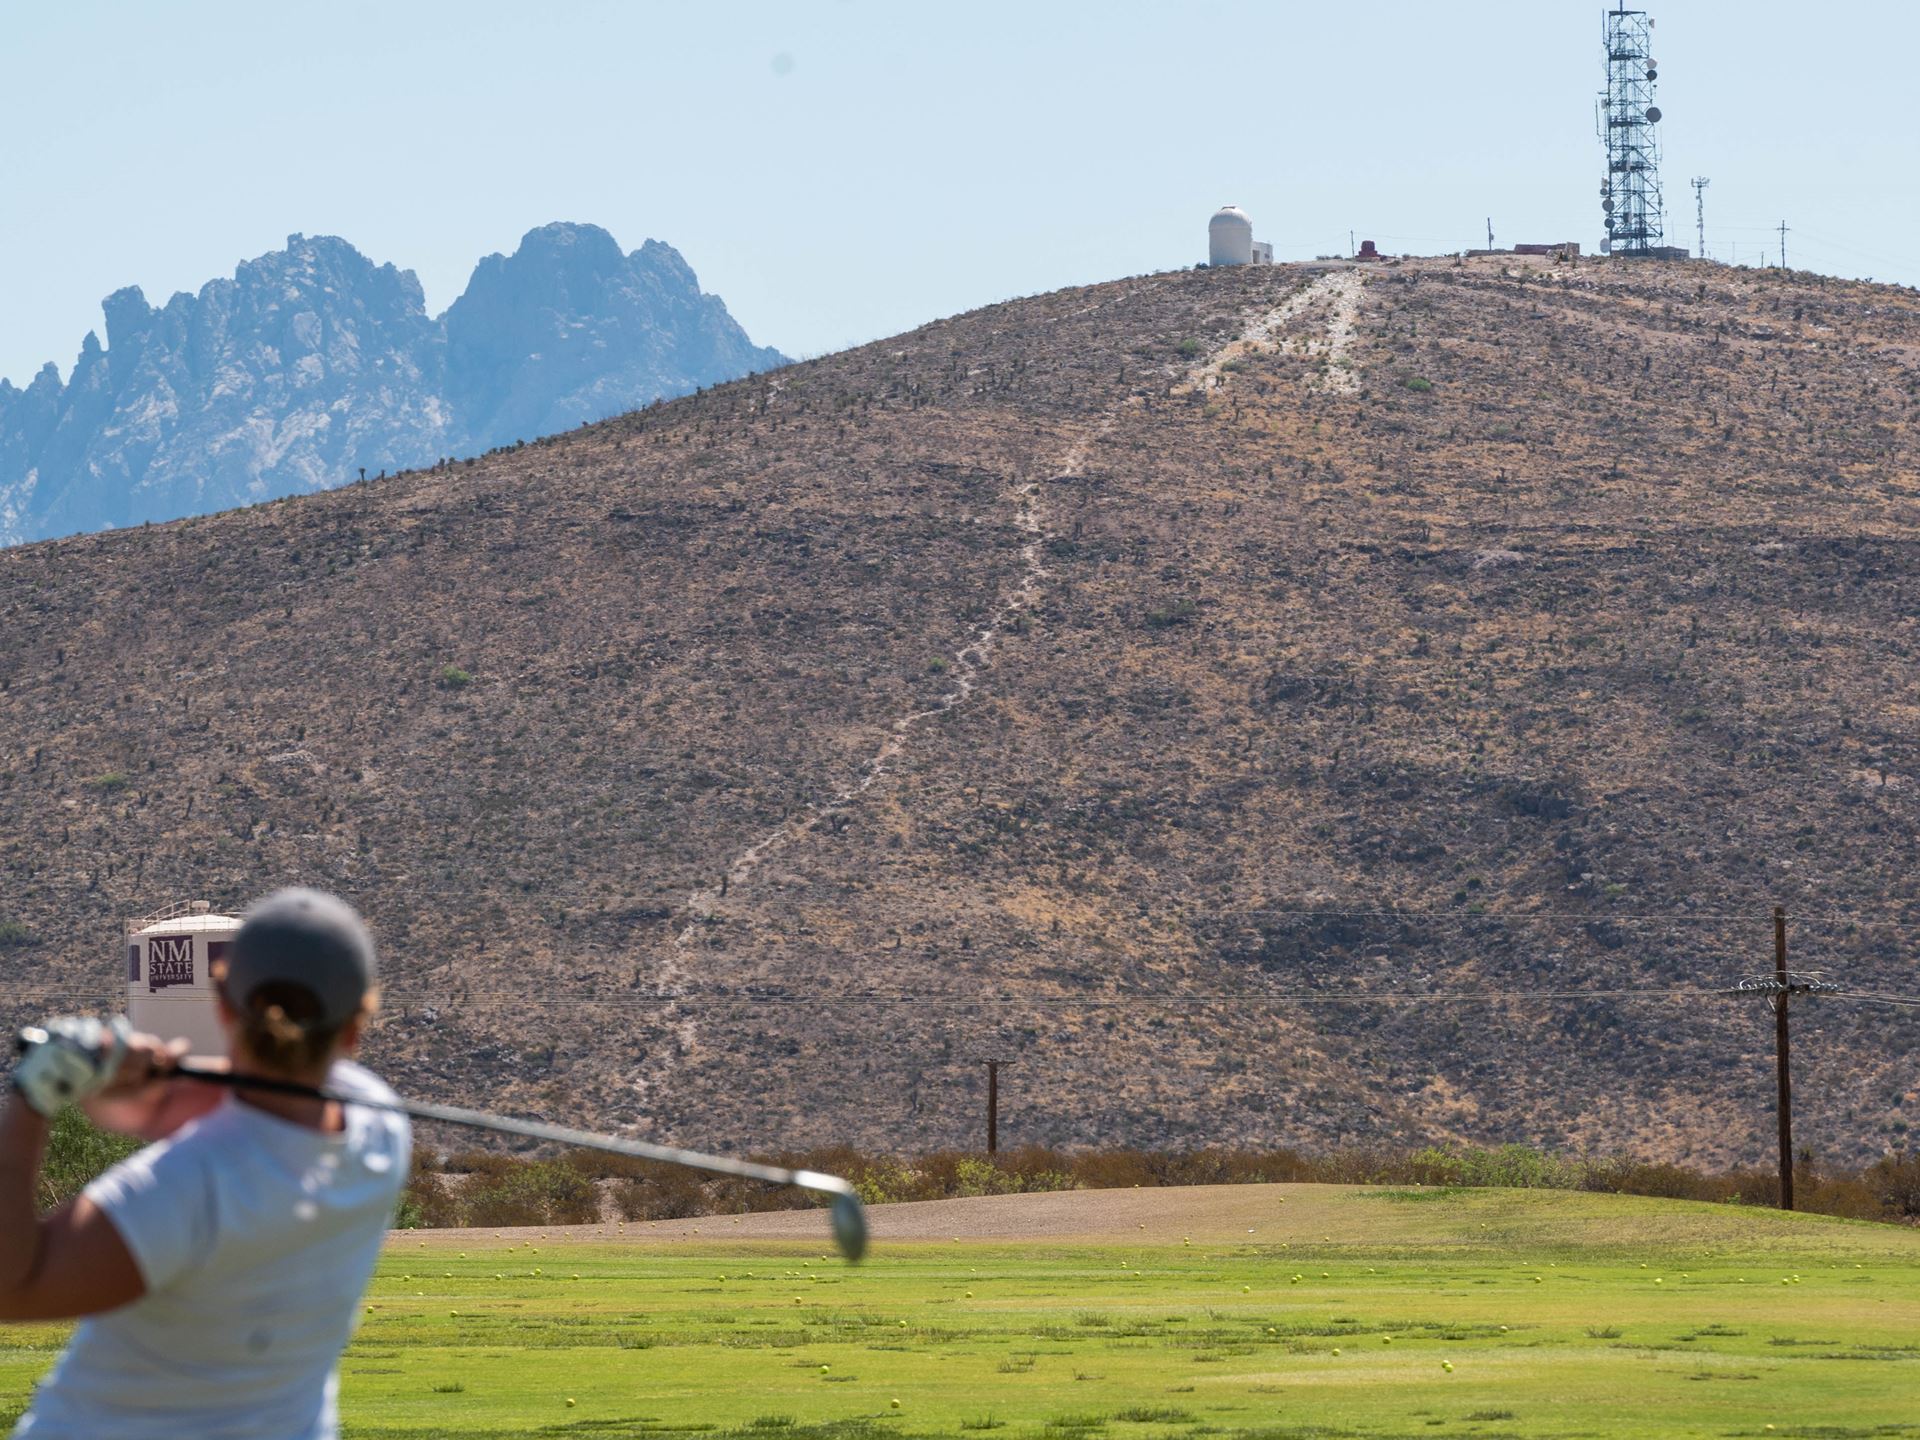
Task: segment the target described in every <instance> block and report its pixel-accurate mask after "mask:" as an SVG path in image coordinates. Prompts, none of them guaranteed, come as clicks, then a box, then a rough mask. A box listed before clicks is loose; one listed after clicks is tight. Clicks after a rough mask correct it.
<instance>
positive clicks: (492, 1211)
mask: <svg viewBox="0 0 1920 1440" xmlns="http://www.w3.org/2000/svg"><path fill="white" fill-rule="evenodd" d="M460 1199H461V1201H462V1202H463V1206H464V1209H465V1211H466V1223H467V1224H469V1225H481V1226H485V1225H590V1224H592V1223H593V1222H594V1221H596V1220H598V1219H599V1218H600V1192H599V1190H598V1189H597V1188H596V1187H595V1186H594V1183H593V1182H592V1181H591V1180H589V1179H587V1178H586V1176H584V1175H582V1174H581V1173H580V1172H579V1171H578V1170H575V1169H574V1168H573V1167H572V1166H570V1165H564V1164H561V1163H558V1162H556V1161H543V1160H535V1161H529V1162H526V1163H524V1164H522V1165H519V1166H517V1167H515V1168H514V1169H512V1170H510V1171H508V1172H507V1173H506V1174H504V1175H501V1176H499V1177H497V1178H495V1177H491V1176H479V1177H475V1178H473V1179H469V1180H468V1182H467V1183H466V1185H465V1186H464V1187H462V1193H461V1195H460Z"/></svg>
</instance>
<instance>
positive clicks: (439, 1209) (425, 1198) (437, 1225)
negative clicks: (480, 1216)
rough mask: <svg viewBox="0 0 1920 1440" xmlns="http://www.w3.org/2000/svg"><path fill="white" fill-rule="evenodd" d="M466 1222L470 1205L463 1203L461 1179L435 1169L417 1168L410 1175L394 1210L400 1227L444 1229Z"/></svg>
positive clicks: (396, 1224) (399, 1228)
mask: <svg viewBox="0 0 1920 1440" xmlns="http://www.w3.org/2000/svg"><path fill="white" fill-rule="evenodd" d="M466 1223H467V1207H466V1206H465V1205H463V1204H462V1203H461V1195H460V1183H459V1182H458V1181H456V1180H453V1179H450V1178H449V1177H448V1176H446V1175H442V1174H439V1173H438V1172H436V1171H433V1170H420V1169H415V1170H413V1171H412V1172H411V1173H409V1174H408V1176H407V1186H406V1189H404V1190H402V1191H401V1192H400V1204H399V1207H398V1208H397V1210H396V1211H395V1212H394V1217H393V1224H394V1228H395V1229H396V1230H416V1229H426V1230H444V1229H449V1228H452V1227H454V1226H459V1225H465V1224H466Z"/></svg>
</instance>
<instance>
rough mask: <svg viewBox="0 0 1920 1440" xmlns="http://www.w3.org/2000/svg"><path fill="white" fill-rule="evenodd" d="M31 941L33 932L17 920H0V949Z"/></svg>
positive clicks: (12, 947) (29, 943) (11, 947)
mask: <svg viewBox="0 0 1920 1440" xmlns="http://www.w3.org/2000/svg"><path fill="white" fill-rule="evenodd" d="M32 943H33V932H32V931H31V930H29V929H27V927H26V926H24V925H22V924H21V923H20V922H19V921H18V920H0V950H12V949H14V948H16V947H18V946H21V945H31V944H32Z"/></svg>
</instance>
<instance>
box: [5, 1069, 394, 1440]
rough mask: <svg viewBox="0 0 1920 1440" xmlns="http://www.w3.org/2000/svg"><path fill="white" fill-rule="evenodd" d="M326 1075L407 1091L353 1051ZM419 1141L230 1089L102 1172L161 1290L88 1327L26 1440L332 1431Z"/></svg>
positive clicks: (32, 1417) (31, 1421) (390, 1120)
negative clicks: (344, 1364)
mask: <svg viewBox="0 0 1920 1440" xmlns="http://www.w3.org/2000/svg"><path fill="white" fill-rule="evenodd" d="M327 1083H328V1085H329V1087H331V1088H332V1089H335V1090H337V1091H341V1092H343V1093H345V1094H347V1095H358V1096H362V1097H364V1098H366V1099H369V1100H382V1101H391V1100H392V1099H393V1098H394V1095H393V1092H392V1091H391V1090H389V1089H388V1088H387V1087H386V1085H384V1084H383V1083H382V1082H381V1081H380V1080H378V1079H376V1078H375V1077H374V1076H373V1075H372V1074H371V1073H369V1072H368V1071H366V1070H364V1069H362V1068H361V1067H360V1066H358V1065H354V1064H350V1063H348V1062H345V1061H341V1062H339V1063H336V1064H335V1065H334V1067H333V1070H332V1072H331V1073H330V1074H329V1076H328V1077H327ZM411 1147H412V1135H411V1129H410V1127H409V1126H408V1124H407V1120H406V1117H405V1116H403V1115H396V1114H393V1113H391V1112H387V1111H380V1110H369V1109H366V1108H364V1107H362V1106H358V1105H348V1106H347V1107H346V1126H345V1129H344V1130H342V1131H339V1132H337V1133H328V1132H326V1131H321V1130H314V1129H309V1128H308V1127H306V1126H304V1125H296V1124H293V1123H292V1122H291V1121H287V1120H282V1119H280V1118H278V1117H277V1116H273V1115H269V1114H267V1113H266V1112H265V1111H263V1110H260V1109H257V1108H255V1107H254V1106H251V1105H247V1104H243V1103H241V1102H240V1101H238V1100H236V1099H231V1098H230V1099H228V1100H227V1101H225V1102H224V1103H223V1104H221V1105H220V1107H219V1108H218V1109H216V1110H213V1111H211V1112H210V1113H208V1114H206V1115H204V1116H202V1117H201V1118H200V1119H198V1120H195V1121H193V1122H192V1123H190V1124H188V1125H184V1126H182V1127H181V1128H180V1130H179V1132H178V1133H176V1134H174V1135H172V1136H170V1137H169V1138H168V1139H166V1140H163V1141H161V1142H160V1143H159V1144H157V1145H150V1146H148V1147H147V1148H146V1149H144V1150H142V1151H141V1152H140V1153H139V1154H137V1155H135V1156H133V1157H132V1158H130V1159H128V1160H125V1161H123V1162H122V1163H121V1164H119V1165H116V1166H114V1167H113V1169H111V1170H109V1171H108V1172H107V1173H106V1174H104V1175H102V1176H101V1177H100V1178H99V1179H98V1180H95V1181H94V1182H93V1183H92V1184H91V1185H89V1186H88V1187H87V1192H86V1193H87V1195H88V1197H89V1198H90V1199H91V1200H92V1201H93V1202H94V1204H96V1205H98V1206H99V1207H100V1208H101V1209H102V1210H103V1211H105V1212H106V1215H107V1217H108V1219H110V1220H111V1221H112V1222H113V1226H114V1228H115V1229H116V1230H118V1231H119V1232H120V1236H121V1238H122V1239H123V1240H124V1241H125V1242H126V1246H127V1249H128V1251H129V1252H131V1254H132V1255H133V1259H134V1263H135V1264H136V1265H138V1266H139V1267H140V1274H141V1275H142V1276H143V1277H144V1278H145V1280H146V1284H147V1293H146V1294H145V1295H144V1296H142V1297H141V1298H140V1299H138V1300H136V1301H134V1302H133V1303H132V1304H131V1305H125V1306H122V1307H121V1308H120V1309H118V1310H111V1311H108V1312H107V1313H105V1314H103V1315H95V1316H92V1317H91V1318H89V1319H87V1320H83V1321H82V1322H81V1323H80V1325H79V1326H78V1327H77V1328H76V1329H75V1331H74V1333H73V1339H72V1340H71V1341H70V1342H69V1343H68V1345H67V1350H66V1354H65V1355H63V1356H62V1357H61V1359H60V1363H59V1364H58V1365H56V1366H55V1367H54V1369H53V1371H52V1373H51V1374H49V1375H48V1376H47V1378H46V1379H45V1380H43V1381H42V1382H41V1384H40V1388H39V1390H38V1391H37V1392H36V1393H35V1395H34V1399H33V1408H32V1409H30V1410H29V1411H28V1412H27V1413H26V1414H25V1415H24V1416H22V1417H21V1420H20V1423H19V1425H18V1426H17V1427H16V1428H15V1430H14V1432H13V1433H14V1436H15V1437H16V1440H21V1437H27V1436H31V1437H32V1440H187V1437H193V1440H332V1437H334V1436H335V1435H337V1434H338V1431H339V1419H338V1413H337V1410H336V1407H335V1390H336V1387H337V1385H338V1376H337V1373H336V1366H337V1365H338V1363H339V1360H340V1352H341V1351H342V1350H343V1349H345V1348H346V1344H347V1341H348V1340H349V1339H351V1338H352V1336H353V1330H354V1326H355V1324H356V1323H357V1322H358V1320H359V1316H360V1297H361V1295H362V1294H363V1292H364V1291H365V1290H366V1285H367V1280H368V1277H369V1276H371V1275H372V1273H373V1266H374V1262H375V1261H376V1260H377V1259H378V1258H379V1254H380V1245H381V1241H382V1240H383V1239H384V1238H385V1236H386V1230H387V1226H388V1224H389V1223H391V1220H392V1217H393V1211H394V1206H395V1204H396V1203H397V1202H398V1200H399V1196H400V1188H401V1186H402V1185H403V1184H405V1183H406V1176H407V1161H408V1159H409V1157H410V1154H411Z"/></svg>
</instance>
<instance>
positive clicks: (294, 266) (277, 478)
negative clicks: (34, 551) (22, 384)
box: [0, 224, 787, 544]
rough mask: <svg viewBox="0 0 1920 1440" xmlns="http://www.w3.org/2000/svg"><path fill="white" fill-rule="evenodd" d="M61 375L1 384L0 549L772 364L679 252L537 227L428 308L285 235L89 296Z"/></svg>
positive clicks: (433, 452)
mask: <svg viewBox="0 0 1920 1440" xmlns="http://www.w3.org/2000/svg"><path fill="white" fill-rule="evenodd" d="M102 308H103V309H104V310H105V312H106V321H107V343H106V345H105V347H104V348H103V347H102V346H101V344H100V340H99V337H98V336H97V335H95V334H94V333H92V332H89V333H88V335H87V337H86V339H85V341H84V342H82V344H81V347H80V358H79V359H78V361H77V362H76V363H75V365H74V367H73V374H72V378H71V379H69V380H68V381H67V382H66V383H64V384H63V383H62V382H61V379H60V374H59V371H58V369H57V368H56V367H55V366H54V365H52V364H51V363H49V364H48V365H46V366H45V367H44V368H43V369H42V370H41V371H40V373H39V374H38V375H37V376H35V377H34V379H33V381H32V383H31V384H29V385H28V386H27V387H26V388H25V389H24V390H22V389H20V388H18V387H16V386H15V385H13V384H12V383H11V382H10V381H7V380H0V544H17V543H19V542H21V541H25V540H36V539H43V538H46V537H48V536H54V535H67V534H71V533H73V532H75V531H82V530H99V529H106V528H111V527H116V526H124V525H137V524H140V523H141V522H143V521H148V520H170V519H174V518H177V517H179V516H183V515H197V514H204V513H206V512H208V511H213V510H223V509H227V508H230V507H232V506H235V505H247V504H252V503H254V502H256V501H261V500H269V499H273V498H275V497H277V496H282V495H289V494H294V493H298V492H302V491H310V490H324V489H327V488H329V487H331V486H335V485H339V484H342V483H344V482H346V481H349V480H352V479H355V478H357V477H358V475H359V474H360V472H361V470H362V469H364V470H365V471H366V472H367V473H368V474H370V475H372V474H378V473H379V472H381V471H383V470H400V469H408V468H413V467H417V466H422V465H430V464H432V463H434V462H435V461H436V460H438V459H440V458H442V457H459V456H465V455H472V454H477V453H480V452H482V451H485V450H488V449H491V448H494V447H495V446H499V445H503V444H511V443H513V442H514V441H515V440H520V439H526V440H531V439H534V438H535V437H537V436H541V435H547V434H551V433H553V432H555V431H558V430H563V429H567V428H569V427H571V426H575V425H578V424H580V423H581V422H582V421H587V420H599V419H603V418H605V417H607V416H609V415H615V414H619V413H620V412H622V411H625V410H631V409H634V408H637V407H639V406H642V405H646V404H649V403H651V402H652V401H654V400H656V399H660V398H662V397H666V396H674V395H684V394H687V393H688V392H690V391H693V390H696V389H698V388H700V387H701V386H704V385H711V384H714V383H717V382H719V381H724V380H731V379H736V378H738V377H739V376H741V375H745V374H749V373H752V372H755V371H762V370H769V369H773V368H775V367H777V366H780V365H784V364H786V363H787V359H786V357H785V356H783V355H781V354H780V353H779V352H778V351H777V350H771V349H767V348H765V347H763V346H757V345H755V344H753V342H752V341H751V340H749V339H748V338H747V334H746V332H745V331H744V330H742V329H741V328H740V326H739V325H738V324H737V323H736V322H735V321H734V319H733V317H732V316H731V315H729V314H728V313H727V307H726V305H725V304H724V303H722V301H721V300H720V298H719V297H718V296H717V295H706V294H703V293H702V292H701V290H700V282H699V280H698V279H697V278H696V277H695V275H694V273H693V271H692V269H691V268H690V267H689V266H688V265H687V262H686V261H685V260H683V259H682V258H681V257H680V253H679V252H678V251H677V250H675V249H674V248H673V247H672V246H670V245H665V244H662V243H661V242H659V241H657V240H649V241H647V242H646V244H644V245H642V246H641V247H640V248H639V249H638V250H635V251H633V252H632V253H631V254H626V253H623V252H622V251H621V249H620V247H619V245H618V244H617V243H616V242H615V240H614V238H613V236H611V235H609V234H608V233H607V232H606V231H605V230H602V229H600V228H599V227H598V226H595V225H569V224H557V225H545V226H542V227H540V228H539V229H537V230H532V231H529V232H528V233H527V235H526V237H525V238H524V239H522V240H521V242H520V248H519V249H518V250H516V251H515V252H514V253H513V254H512V255H511V256H506V255H489V256H487V257H486V258H485V259H484V260H482V261H481V262H480V263H479V265H478V266H477V267H475V269H474V272H473V278H472V279H471V280H470V281H469V282H468V284H467V289H466V293H464V294H463V295H461V297H460V298H459V299H458V300H456V301H454V303H453V305H452V306H451V307H449V309H448V310H447V312H446V313H445V314H444V315H442V316H440V317H438V318H437V319H436V318H434V317H432V316H429V315H428V314H427V310H426V304H425V297H424V295H423V293H422V291H421V289H420V282H419V281H418V280H417V279H415V277H414V274H413V272H412V271H411V270H398V269H395V268H394V267H393V266H392V265H375V264H374V263H373V262H372V261H371V260H369V259H367V257H366V256H364V255H362V254H361V253H360V252H359V251H358V250H356V249H354V247H353V246H352V245H350V244H348V243H347V242H346V241H345V240H342V239H339V238H337V237H335V236H329V235H321V236H313V237H308V236H305V235H290V236H288V237H287V247H286V249H284V250H275V251H272V252H271V253H269V254H266V255H262V256H260V257H259V258H258V259H256V260H249V261H246V262H245V263H243V264H242V265H241V266H240V267H239V269H238V270H236V271H235V272H234V275H233V278H232V279H219V280H213V281H209V282H208V283H207V284H206V285H205V286H203V287H202V288H201V290H200V293H199V294H198V295H189V294H186V293H185V292H182V293H180V294H177V295H175V296H174V297H173V298H172V299H171V300H169V301H168V302H167V303H166V305H165V306H163V307H160V308H157V309H156V308H155V307H154V306H152V305H149V304H148V303H147V299H146V296H145V295H143V294H142V293H141V292H140V289H139V287H137V286H128V287H127V288H126V289H124V290H117V291H115V292H114V293H113V294H111V295H109V296H108V297H107V298H106V300H105V301H104V302H102Z"/></svg>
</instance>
